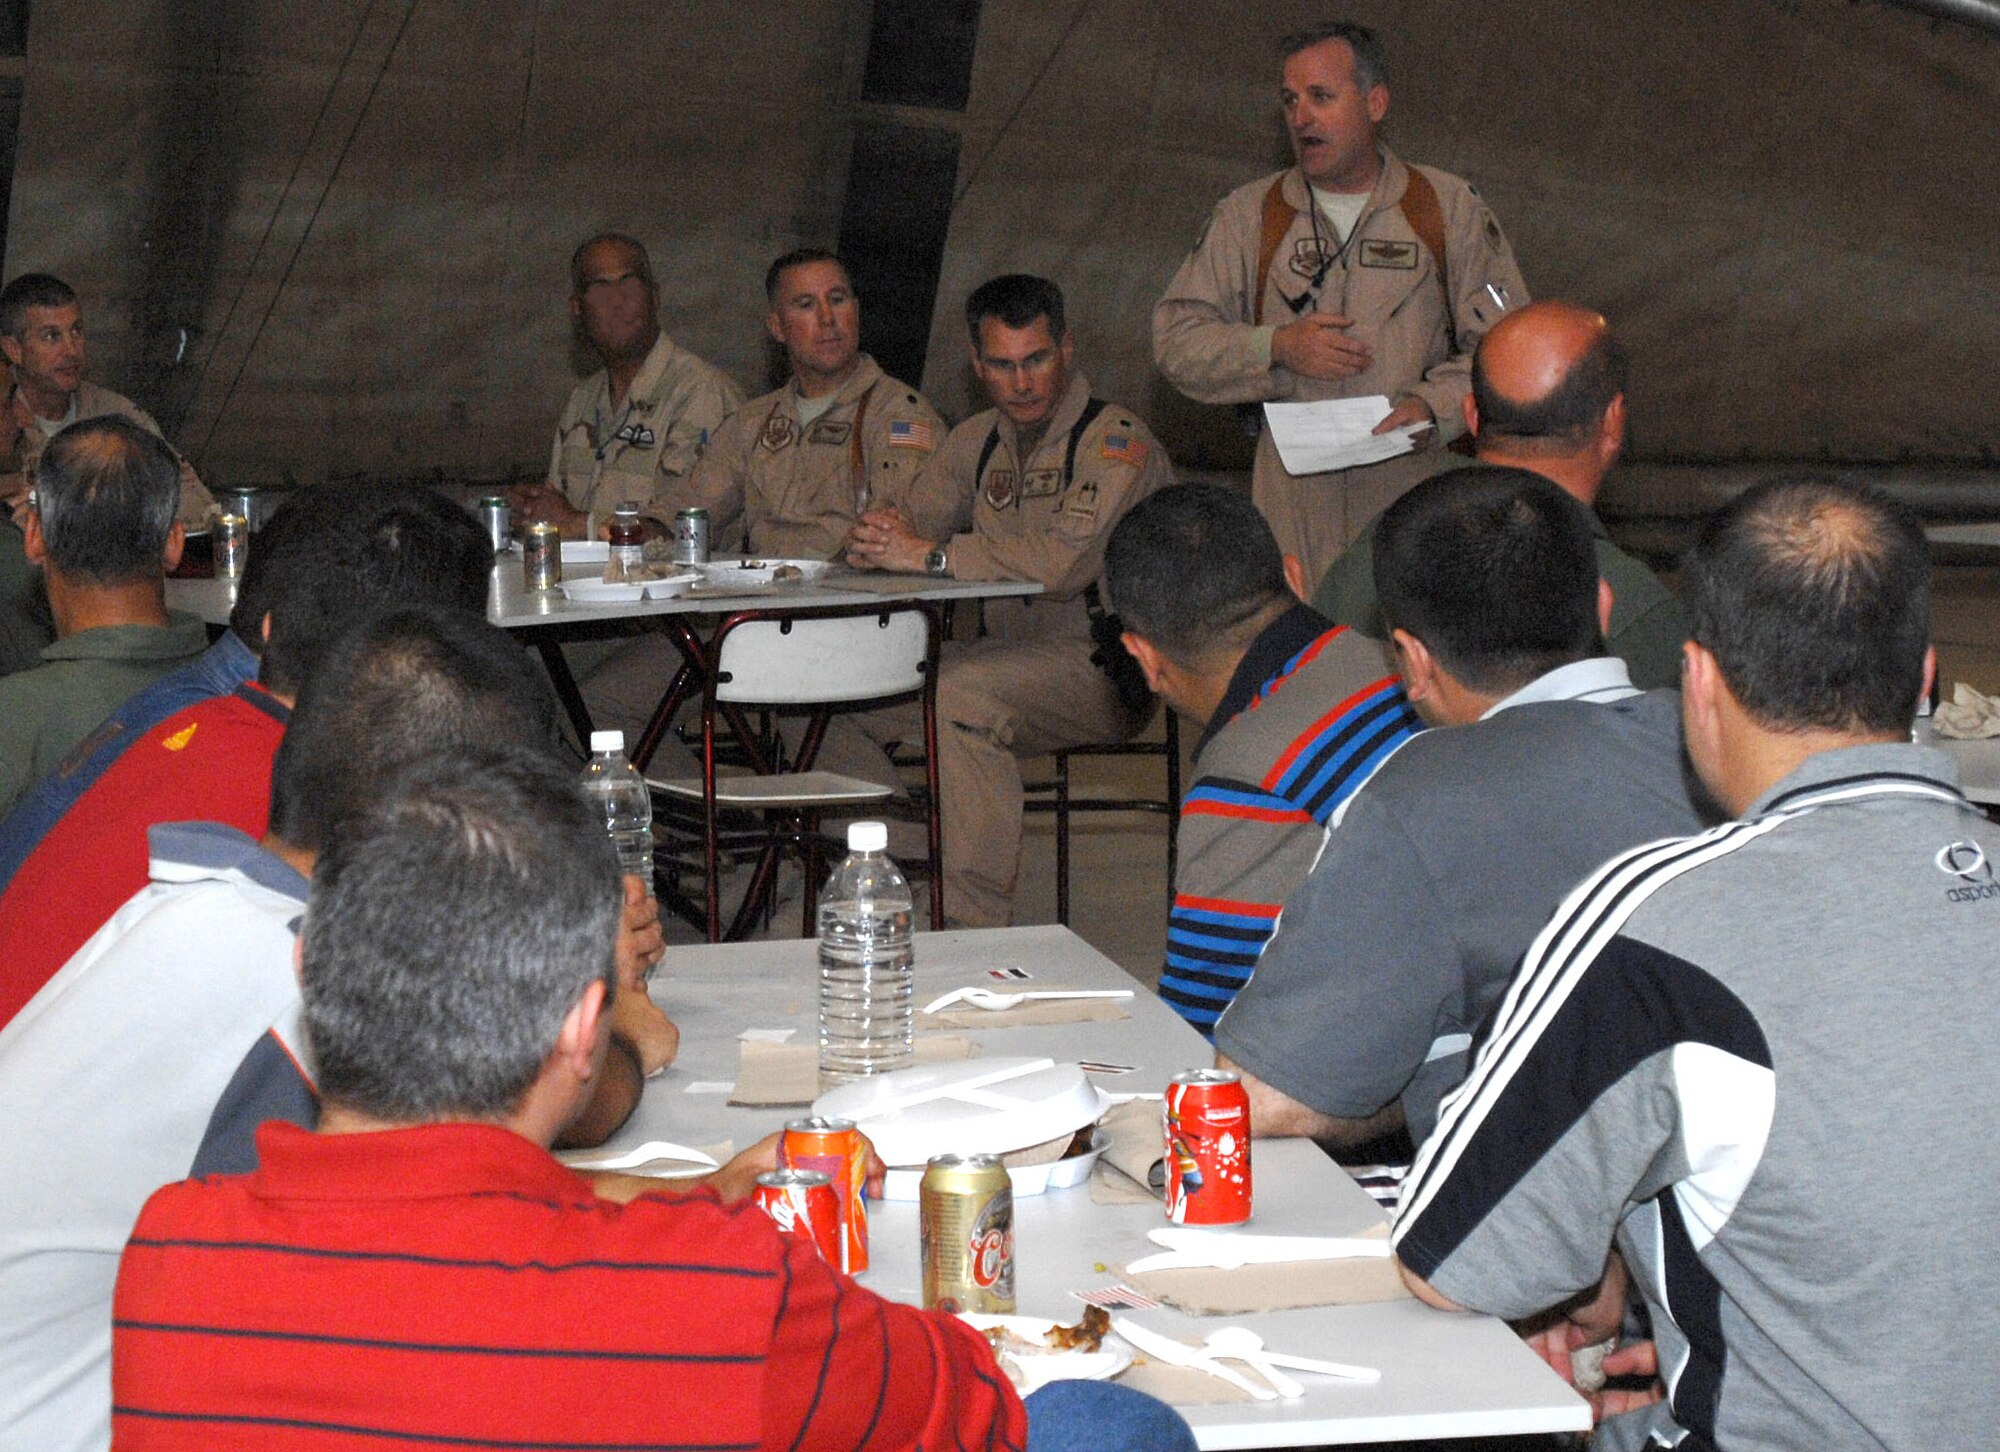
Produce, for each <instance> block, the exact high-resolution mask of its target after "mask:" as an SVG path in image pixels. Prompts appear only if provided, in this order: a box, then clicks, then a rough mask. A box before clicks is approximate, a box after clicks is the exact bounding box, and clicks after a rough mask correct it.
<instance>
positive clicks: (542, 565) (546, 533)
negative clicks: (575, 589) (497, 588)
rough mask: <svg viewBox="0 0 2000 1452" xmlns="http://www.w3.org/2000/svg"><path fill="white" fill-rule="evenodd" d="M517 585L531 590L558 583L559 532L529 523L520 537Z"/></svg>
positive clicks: (560, 537) (544, 524)
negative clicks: (519, 572) (519, 562)
mask: <svg viewBox="0 0 2000 1452" xmlns="http://www.w3.org/2000/svg"><path fill="white" fill-rule="evenodd" d="M521 583H522V584H523V585H524V586H526V587H527V588H528V589H529V590H531V591H534V590H553V589H555V587H556V586H557V585H559V584H561V583H562V531H561V530H559V529H557V528H556V527H555V526H554V525H553V524H548V523H542V524H531V525H529V526H528V528H527V529H526V531H525V532H523V534H522V535H521Z"/></svg>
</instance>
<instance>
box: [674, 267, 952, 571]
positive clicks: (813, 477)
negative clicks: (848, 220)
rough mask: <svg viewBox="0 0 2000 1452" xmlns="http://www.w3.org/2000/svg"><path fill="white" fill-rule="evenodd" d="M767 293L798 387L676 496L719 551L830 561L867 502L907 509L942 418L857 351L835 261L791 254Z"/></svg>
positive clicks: (844, 282) (766, 399)
mask: <svg viewBox="0 0 2000 1452" xmlns="http://www.w3.org/2000/svg"><path fill="white" fill-rule="evenodd" d="M764 291H765V294H766V296H767V298H768V299H769V302H770V312H769V313H768V314H767V315H766V317H765V319H764V326H765V327H766V328H768V329H769V330H770V333H771V337H772V339H773V340H774V341H776V343H777V344H778V346H779V347H781V348H783V349H784V350H785V359H786V361H787V362H788V363H789V364H790V365H791V370H792V376H791V380H790V381H789V382H788V383H786V384H785V386H784V387H782V388H780V389H777V390H776V391H774V392H771V393H767V394H765V395H764V396H763V397H762V398H758V399H753V400H752V401H751V402H750V403H748V404H746V405H744V406H743V407H742V408H739V409H738V410H736V412H735V413H733V414H731V415H730V417H729V420H728V422H726V423H725V424H723V426H722V427H721V428H720V429H719V430H717V431H716V433H715V435H714V437H712V438H711V439H710V440H709V441H708V447H707V448H706V449H705V450H703V452H702V456H701V462H700V463H698V464H696V465H695V469H694V474H693V476H692V478H690V479H689V480H688V482H687V484H686V485H685V486H684V487H682V488H680V489H677V490H675V491H674V494H673V498H674V500H675V501H676V504H677V507H678V508H682V509H685V508H688V507H690V506H698V507H700V508H703V509H706V510H707V511H708V521H709V548H710V549H711V550H712V551H714V552H715V553H717V554H729V553H734V552H737V551H739V550H749V551H754V552H755V553H757V554H760V555H768V556H772V557H775V558H781V559H813V560H825V559H831V558H833V557H834V556H835V555H837V554H839V553H840V551H841V550H842V548H843V547H844V546H845V544H846V542H847V532H848V531H849V530H850V529H852V528H853V527H854V521H855V519H856V517H857V516H859V515H860V513H861V512H862V511H863V510H864V509H867V508H868V507H869V505H870V504H871V502H872V503H875V504H878V505H901V506H905V507H907V503H908V499H909V493H910V485H911V484H912V483H913V482H914V481H915V480H916V477H917V474H918V472H919V471H920V470H922V468H923V466H924V465H925V464H926V463H928V462H929V461H930V457H931V455H932V454H933V453H935V452H936V450H937V446H938V445H939V444H941V443H943V442H944V436H945V425H944V420H943V419H941V418H939V417H938V413H937V410H936V409H934V408H932V407H931V406H930V405H929V404H928V403H926V402H924V400H923V399H922V398H921V397H920V396H919V395H918V393H917V391H916V390H915V389H914V388H911V387H910V386H909V385H908V384H906V383H899V382H898V381H897V380H895V379H894V378H891V377H890V376H889V375H888V374H886V373H884V372H883V371H882V370H881V368H880V367H878V366H877V364H876V362H875V360H874V359H873V358H870V357H869V356H868V355H867V354H866V353H863V352H862V351H861V300H860V298H859V297H857V296H856V295H855V291H854V283H853V280H852V279H851V278H849V277H848V275H847V266H846V264H845V263H843V262H842V261H841V260H840V259H839V258H838V257H836V256H834V254H833V253H831V252H827V251H823V250H822V249H820V248H817V247H801V248H799V249H798V250H797V251H795V252H787V253H786V254H785V255H784V256H783V257H780V258H779V259H778V260H777V261H776V262H773V263H772V264H771V270H770V271H769V272H768V273H767V274H766V275H765V278H764ZM945 522H946V521H940V522H939V525H938V527H939V528H942V527H943V524H944V523H945Z"/></svg>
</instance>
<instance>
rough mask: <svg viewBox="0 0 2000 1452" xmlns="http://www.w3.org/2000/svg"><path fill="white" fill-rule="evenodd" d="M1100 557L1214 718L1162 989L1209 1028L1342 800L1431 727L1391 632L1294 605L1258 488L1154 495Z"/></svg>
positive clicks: (1184, 825)
mask: <svg viewBox="0 0 2000 1452" xmlns="http://www.w3.org/2000/svg"><path fill="white" fill-rule="evenodd" d="M1105 570H1106V574H1107V576H1108V577H1109V579H1110V583H1111V596H1112V602H1113V608H1115V609H1116V610H1117V611H1118V614H1119V616H1120V618H1121V619H1122V620H1123V621H1124V624H1125V629H1126V633H1125V648H1126V649H1127V650H1129V651H1130V652H1131V653H1132V656H1133V657H1134V659H1136V660H1137V661H1138V662H1139V665H1140V667H1141V668H1142V669H1143V670H1144V671H1145V673H1146V681H1147V684H1149V685H1150V686H1152V688H1153V689H1154V690H1155V691H1156V692H1158V693H1159V694H1160V695H1161V696H1162V697H1164V698H1165V699H1166V701H1167V703H1168V704H1169V705H1171V706H1172V707H1173V708H1174V709H1175V710H1177V711H1179V712H1180V713H1181V714H1182V715H1184V716H1186V717H1188V718H1189V719H1190V720H1192V721H1194V722H1195V723H1196V724H1198V725H1200V726H1202V727H1203V728H1204V734H1203V735H1202V738H1201V743H1200V745H1198V746H1197V747H1196V748H1195V763H1194V768H1195V782H1194V785H1193V786H1192V787H1190V788H1189V789H1188V792H1187V796H1186V798H1185V799H1184V800H1183V801H1182V803H1181V814H1180V824H1179V828H1178V830H1179V832H1180V863H1179V867H1178V869H1177V870H1176V872H1175V874H1174V901H1173V908H1172V912H1171V914H1170V916H1169V918H1168V923H1167V964H1166V970H1165V972H1164V973H1163V974H1162V975H1161V978H1160V996H1161V997H1162V998H1164V999H1166V1001H1167V1002H1168V1003H1170V1004H1172V1005H1173V1007H1174V1008H1175V1010H1177V1011H1178V1012H1179V1013H1180V1015H1181V1016H1182V1017H1183V1018H1185V1019H1187V1020H1188V1022H1190V1023H1192V1024H1193V1025H1194V1026H1195V1027H1196V1028H1198V1029H1200V1030H1201V1031H1202V1033H1203V1034H1212V1033H1213V1032H1214V1029H1215V1021H1216V1019H1217V1018H1219V1017H1220V1016H1221V1014H1222V1011H1223V1009H1225V1008H1227V1007H1228V1006H1229V1003H1230V1000H1231V999H1233V998H1234V997H1235V996H1236V991H1237V990H1238V989H1240V988H1241V987H1242V986H1243V985H1244V983H1245V982H1247V981H1248V980H1249V977H1250V972H1251V970H1252V969H1253V968H1255V967H1256V966H1257V958H1258V955H1259V954H1261V953H1262V952H1263V951H1264V944H1265V942H1266V941H1267V940H1268V939H1269V938H1270V936H1271V933H1272V931H1273V929H1275V928H1276V926H1277V921H1278V912H1279V909H1280V908H1281V907H1282V906H1283V905H1284V901H1285V897H1286V895H1287V894H1288V893H1290V892H1291V890H1292V889H1293V888H1294V887H1296V886H1298V885H1299V883H1301V882H1303V881H1304V880H1305V877H1306V874H1307V873H1308V872H1309V871H1311V869H1312V865H1313V862H1314V861H1315V860H1316V859H1317V858H1318V856H1319V851H1320V846H1321V844H1322V843H1323V842H1324V841H1325V840H1326V833H1327V831H1328V830H1329V828H1330V826H1331V825H1332V824H1333V823H1334V822H1335V821H1336V820H1337V818H1338V816H1339V813H1340V810H1341V808H1342V807H1343V806H1344V805H1345V804H1346V802H1347V799H1348V797H1350V796H1351V795H1352V794H1353V793H1354V792H1355V791H1356V790H1357V789H1358V788H1359V787H1360V786H1361V784H1362V783H1363V782H1365V781H1366V780H1368V777H1369V775H1370V774H1371V773H1372V772H1373V771H1374V770H1375V768H1376V767H1378V766H1380V765H1381V764H1382V762H1383V761H1385V760H1387V759H1388V756H1389V754H1390V753H1391V752H1393V751H1394V750H1395V749H1396V748H1397V747H1399V746H1401V745H1402V744H1403V743H1404V742H1405V741H1407V740H1408V739H1409V738H1410V736H1411V735H1412V734H1413V733H1414V732H1416V731H1418V730H1419V729H1421V723H1420V722H1419V721H1418V720H1417V718H1416V715H1415V713H1414V712H1412V711H1411V709H1410V703H1409V701H1408V700H1407V699H1406V698H1405V697H1404V695H1403V688H1402V686H1401V685H1400V684H1399V683H1398V681H1397V678H1396V676H1395V674H1394V673H1393V672H1392V671H1391V670H1390V669H1389V667H1388V665H1387V662H1386V661H1385V659H1384V655H1383V651H1382V647H1381V646H1380V645H1379V644H1377V643H1376V642H1375V641H1372V640H1368V639H1366V638H1364V637H1363V636H1361V635H1358V634H1356V633H1355V632H1353V631H1351V630H1348V629H1347V628H1346V627H1344V626H1337V625H1335V624H1333V623H1332V622H1331V621H1329V620H1327V619H1326V618H1325V617H1324V616H1322V615H1320V614H1319V613H1318V612H1317V611H1315V610H1313V609H1312V608H1311V607H1309V606H1307V605H1304V604H1301V603H1300V600H1301V597H1302V595H1303V593H1304V591H1303V587H1304V577H1303V575H1302V573H1301V571H1300V568H1299V562H1298V561H1297V560H1296V559H1294V558H1292V557H1291V556H1289V555H1282V556H1281V555H1280V554H1279V553H1278V544H1277V541H1276V540H1275V539H1274V538H1273V537H1272V534H1271V527H1270V526H1269V525H1268V524H1266V523H1265V522H1264V517H1263V515H1261V514H1260V513H1258V511H1257V507H1256V506H1255V505H1254V504H1253V503H1251V501H1250V498H1249V496H1248V495H1245V494H1241V493H1238V492H1237V491H1235V490H1232V489H1224V488H1219V487H1217V486H1215V485H1209V484H1189V485H1185V486H1182V487H1179V488H1174V489H1163V490H1161V491H1159V492H1158V493H1156V494H1154V495H1152V496H1151V497H1149V498H1147V499H1145V500H1144V501H1142V502H1141V503H1139V504H1138V505H1137V506H1135V507H1134V508H1133V510H1132V512H1131V513H1130V514H1128V515H1126V516H1125V518H1124V519H1122V520H1120V521H1119V523H1118V528H1117V529H1116V530H1115V531H1114V532H1113V534H1112V536H1111V544H1110V546H1109V548H1108V549H1107V550H1106V552H1105Z"/></svg>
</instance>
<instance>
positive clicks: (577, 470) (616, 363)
mask: <svg viewBox="0 0 2000 1452" xmlns="http://www.w3.org/2000/svg"><path fill="white" fill-rule="evenodd" d="M569 271H570V298H569V311H570V316H571V317H573V318H575V319H576V320H577V321H578V322H579V323H581V324H582V327H583V335H584V337H585V338H586V339H587V340H588V341H589V343H590V346H591V347H592V348H593V349H594V350H595V351H596V353H597V356H598V357H599V358H601V359H603V360H604V367H603V369H602V370H601V371H599V372H597V373H593V374H591V375H590V377H588V378H586V379H584V380H583V382H581V383H579V384H578V385H577V386H576V387H575V388H574V389H573V390H571V392H570V396H569V406H568V407H567V408H565V409H564V410H563V413H562V420H561V421H560V422H559V423H558V424H557V425H556V442H555V448H554V450H553V451H552V452H551V454H550V456H549V474H548V479H547V480H546V481H545V482H543V483H541V484H523V485H519V486H517V487H516V488H515V489H514V490H513V491H512V497H511V502H512V504H513V506H514V518H515V522H516V523H517V524H532V523H535V522H537V521H541V520H547V521H549V522H550V523H552V524H555V525H557V526H559V527H560V528H561V530H562V532H563V538H564V539H602V538H605V537H606V536H607V534H608V533H609V530H610V526H611V515H612V512H613V511H614V510H616V509H617V507H618V506H619V505H620V504H622V503H624V502H625V501H626V500H628V499H629V500H634V501H636V502H637V503H638V505H639V513H640V514H641V515H642V516H643V517H644V518H645V519H646V520H648V521H649V522H650V523H651V524H652V526H653V527H654V528H656V529H659V530H662V531H666V530H671V529H672V528H673V522H674V517H673V510H672V508H671V507H669V505H668V504H667V503H666V496H667V495H668V492H669V491H670V490H671V489H672V488H673V487H674V486H675V485H676V484H677V483H678V482H679V481H681V480H682V479H684V478H686V476H687V475H688V474H689V473H690V472H692V471H693V469H694V462H695V459H696V457H697V456H699V455H700V453H701V450H702V446H703V445H704V444H706V443H707V442H708V439H709V436H710V435H711V434H713V433H714V432H715V431H716V429H717V428H719V427H721V424H722V420H723V419H724V418H725V417H727V416H728V415H729V414H730V413H732V412H733V411H734V410H735V409H737V408H738V407H739V406H741V404H742V402H743V393H742V391H741V390H740V389H738V388H737V386H736V385H735V384H734V383H732V382H730V381H729V379H728V377H727V376H726V375H724V374H723V373H722V372H721V371H720V370H719V369H717V368H715V367H713V366H711V365H710V364H708V363H705V362H703V361H702V360H701V359H699V358H697V357H695V355H694V354H692V353H690V352H688V351H687V350H686V349H685V348H681V347H678V346H676V344H675V343H674V341H673V339H671V338H669V337H668V336H667V335H666V334H665V333H663V332H661V331H660V289H659V286H658V284H656V283H655V282H654V281H653V264H652V261H651V260H650V259H649V258H648V257H647V256H646V249H645V248H644V247H642V246H641V245H640V244H639V243H638V242H637V241H635V240H634V239H632V238H630V237H627V236H625V235H624V234H623V233H620V232H606V233H603V234H602V235H600V236H596V237H592V238H591V239H590V240H589V241H588V242H585V243H584V244H583V245H582V246H581V247H579V248H577V249H576V252H575V254H574V255H573V256H572V257H571V258H570V264H569Z"/></svg>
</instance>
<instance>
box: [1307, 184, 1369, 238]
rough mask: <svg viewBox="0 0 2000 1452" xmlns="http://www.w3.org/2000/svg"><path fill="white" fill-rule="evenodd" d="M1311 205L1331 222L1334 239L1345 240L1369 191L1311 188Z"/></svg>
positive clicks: (1352, 228)
mask: <svg viewBox="0 0 2000 1452" xmlns="http://www.w3.org/2000/svg"><path fill="white" fill-rule="evenodd" d="M1312 195H1313V205H1314V206H1316V207H1318V208H1319V209H1320V212H1321V214H1322V215H1323V216H1324V217H1325V218H1326V220H1327V221H1329V222H1331V223H1332V224H1333V235H1334V239H1335V240H1336V241H1340V242H1345V241H1346V240H1347V235H1348V233H1350V232H1352V231H1353V230H1354V224H1355V223H1356V222H1358V221H1360V220H1361V213H1362V210H1363V209H1364V208H1365V207H1366V206H1367V205H1368V198H1369V196H1370V195H1372V194H1371V193H1369V192H1329V191H1322V190H1321V189H1320V188H1318V187H1313V188H1312Z"/></svg>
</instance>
